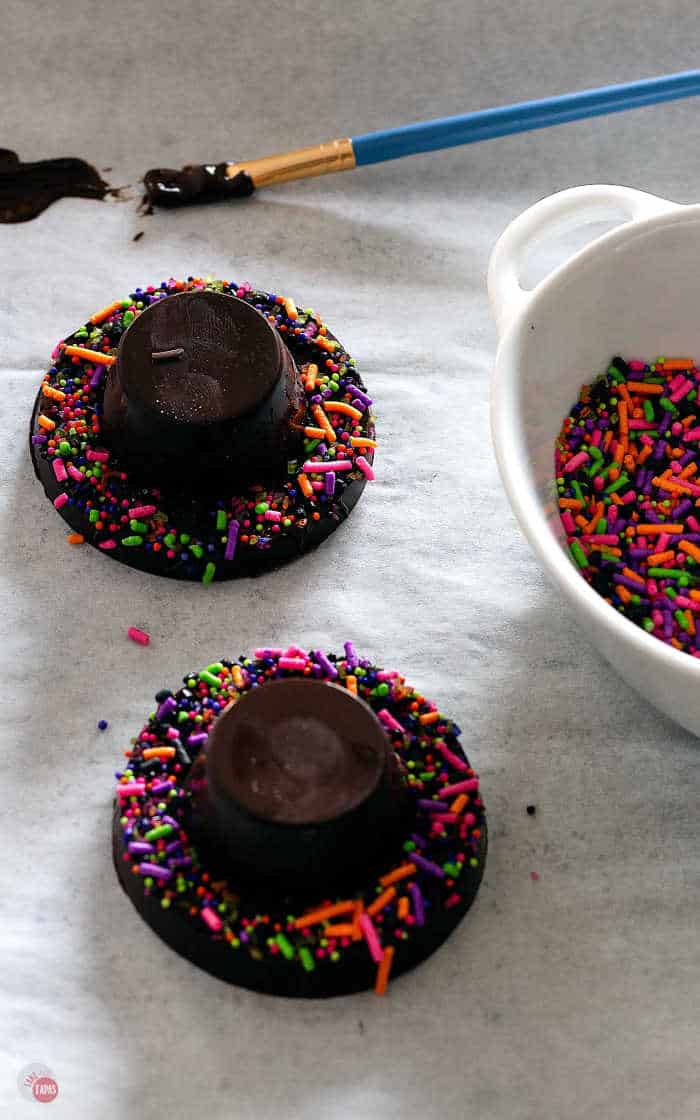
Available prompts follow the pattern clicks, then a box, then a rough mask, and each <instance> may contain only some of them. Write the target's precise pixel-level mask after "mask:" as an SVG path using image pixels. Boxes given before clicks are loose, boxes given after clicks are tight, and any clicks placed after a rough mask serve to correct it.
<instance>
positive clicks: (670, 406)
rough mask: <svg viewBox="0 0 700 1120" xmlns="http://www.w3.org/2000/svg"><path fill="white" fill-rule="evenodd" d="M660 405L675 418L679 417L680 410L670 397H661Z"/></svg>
mask: <svg viewBox="0 0 700 1120" xmlns="http://www.w3.org/2000/svg"><path fill="white" fill-rule="evenodd" d="M659 404H660V405H661V407H662V408H664V409H665V410H666V412H672V413H673V415H674V416H677V415H678V409H677V408H676V406H675V404H674V403H673V401H670V400H669V399H668V397H659Z"/></svg>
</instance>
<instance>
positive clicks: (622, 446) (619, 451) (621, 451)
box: [610, 436, 627, 478]
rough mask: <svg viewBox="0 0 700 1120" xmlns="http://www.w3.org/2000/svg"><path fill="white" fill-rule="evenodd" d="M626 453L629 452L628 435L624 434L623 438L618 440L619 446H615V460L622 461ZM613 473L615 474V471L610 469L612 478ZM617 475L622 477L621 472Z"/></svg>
mask: <svg viewBox="0 0 700 1120" xmlns="http://www.w3.org/2000/svg"><path fill="white" fill-rule="evenodd" d="M626 454H627V437H626V436H623V438H622V439H621V440H618V444H617V447H616V448H615V454H614V455H613V459H614V460H615V462H616V463H621V462H622V460H623V459H624V457H625V455H626ZM612 475H613V472H612V471H610V477H611V478H612ZM617 477H618V478H619V477H620V475H619V472H618V474H617Z"/></svg>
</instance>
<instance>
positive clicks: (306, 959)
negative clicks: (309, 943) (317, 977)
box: [299, 945, 316, 972]
mask: <svg viewBox="0 0 700 1120" xmlns="http://www.w3.org/2000/svg"><path fill="white" fill-rule="evenodd" d="M299 960H300V961H301V963H302V964H303V966H304V968H305V970H306V971H307V972H313V970H314V969H315V967H316V962H315V960H314V958H313V957H312V955H311V953H310V952H309V950H308V949H307V948H306V946H305V945H303V946H302V948H301V949H300V950H299Z"/></svg>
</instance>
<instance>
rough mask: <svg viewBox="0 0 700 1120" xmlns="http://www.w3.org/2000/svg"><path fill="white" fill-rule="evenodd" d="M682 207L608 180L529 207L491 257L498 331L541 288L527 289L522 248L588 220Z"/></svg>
mask: <svg viewBox="0 0 700 1120" xmlns="http://www.w3.org/2000/svg"><path fill="white" fill-rule="evenodd" d="M678 208H679V204H678V203H677V202H669V201H668V200H667V199H665V198H657V196H656V195H653V194H646V193H645V192H644V191H637V190H633V188H632V187H616V186H612V185H608V184H601V185H592V186H586V187H571V188H570V189H569V190H566V191H559V193H558V194H552V195H550V196H549V197H548V198H543V199H542V200H541V201H540V202H536V203H535V204H534V206H530V207H529V209H527V210H525V211H524V212H523V213H522V214H520V215H519V216H518V217H517V218H515V219H514V221H512V222H511V223H510V225H509V226H508V227H507V228H506V229H505V230H504V232H503V233H502V234H501V236H500V237H499V239H498V241H497V242H496V245H495V246H494V249H493V252H492V253H491V259H490V261H489V270H488V289H489V299H490V301H491V309H492V311H493V314H494V318H495V320H496V325H497V327H498V333H499V335H500V334H503V332H504V330H505V328H506V326H507V325H508V323H510V321H511V320H512V318H513V316H514V315H515V314H516V312H517V311H519V310H520V309H521V308H523V307H525V305H526V304H527V303H528V302H529V300H530V299H531V297H532V294H533V291H536V290H537V289H536V288H535V289H532V291H528V290H526V289H525V288H523V287H522V286H521V284H520V280H519V271H520V264H521V261H522V259H523V256H524V253H525V252H526V251H527V250H529V249H531V248H532V246H533V245H534V244H536V243H537V242H539V241H541V240H543V239H544V238H545V237H551V236H553V235H554V236H556V235H557V234H561V233H566V232H568V231H570V230H572V229H575V228H576V226H580V225H583V224H585V223H586V222H591V221H596V220H598V221H605V220H606V219H614V218H620V217H622V219H623V221H632V222H636V221H639V220H640V219H642V218H651V217H654V216H656V215H658V214H663V213H667V212H669V211H671V210H676V209H678ZM602 236H606V234H603V235H602ZM596 240H598V239H597V238H596Z"/></svg>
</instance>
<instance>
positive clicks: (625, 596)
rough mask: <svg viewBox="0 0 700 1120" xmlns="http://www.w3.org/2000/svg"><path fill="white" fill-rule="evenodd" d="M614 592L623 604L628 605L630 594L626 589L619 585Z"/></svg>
mask: <svg viewBox="0 0 700 1120" xmlns="http://www.w3.org/2000/svg"><path fill="white" fill-rule="evenodd" d="M615 590H616V591H617V594H618V595H619V596H620V598H621V599H622V602H623V603H625V604H627V603H630V602H631V601H632V592H631V591H628V590H627V588H626V587H623V586H622V584H619V585H618V586H617V587H616V589H615Z"/></svg>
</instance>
